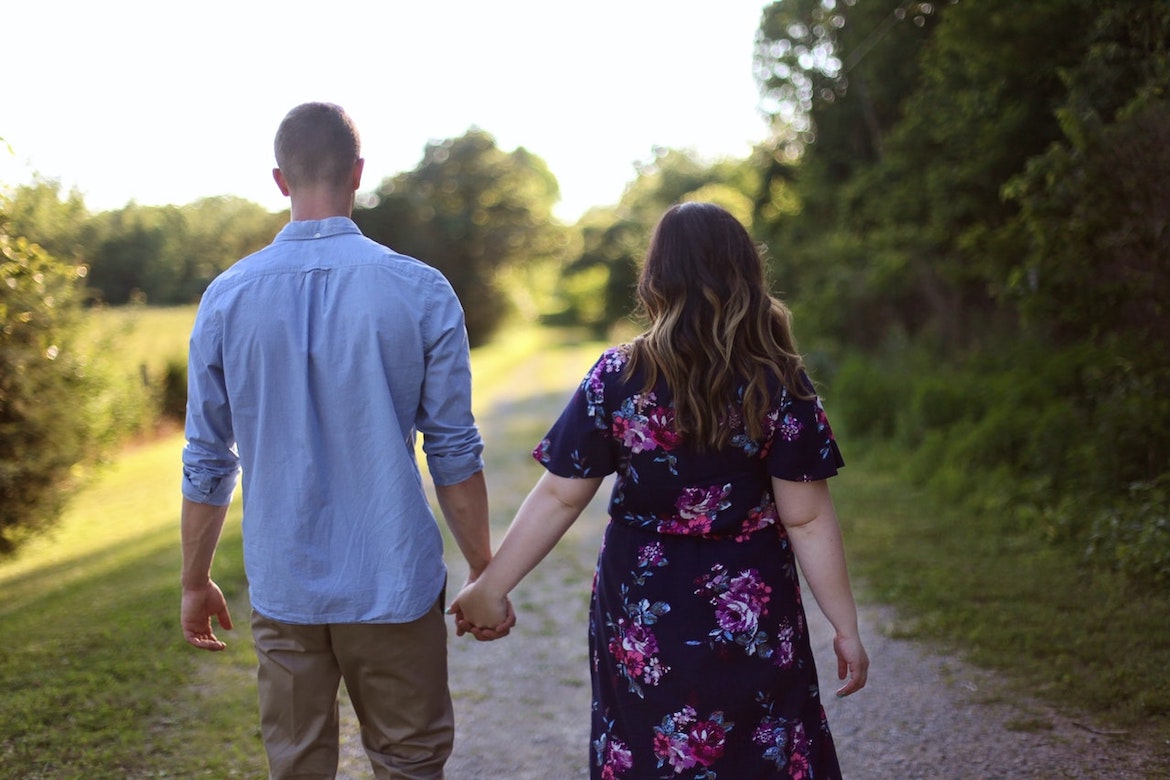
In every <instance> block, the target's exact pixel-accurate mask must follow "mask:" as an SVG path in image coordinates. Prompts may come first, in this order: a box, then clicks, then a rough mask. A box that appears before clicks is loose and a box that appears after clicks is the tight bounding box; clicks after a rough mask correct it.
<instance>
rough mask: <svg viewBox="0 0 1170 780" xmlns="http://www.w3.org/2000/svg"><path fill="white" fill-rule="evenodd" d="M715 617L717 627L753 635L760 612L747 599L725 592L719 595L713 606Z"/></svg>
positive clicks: (757, 625) (735, 632)
mask: <svg viewBox="0 0 1170 780" xmlns="http://www.w3.org/2000/svg"><path fill="white" fill-rule="evenodd" d="M715 619H716V620H717V621H718V622H719V627H720V628H722V629H723V630H724V631H730V632H731V633H733V634H741V633H746V634H747V635H748V636H754V635H755V633H756V629H758V628H759V626H760V613H759V612H758V611H757V610H755V609H753V608H752V605H751V604H750V603H748V602H747V601H744V600H742V599H738V598H736V597H735V594H732V593H727V594H724V595H722V596H720V597H719V600H718V603H717V606H716V607H715Z"/></svg>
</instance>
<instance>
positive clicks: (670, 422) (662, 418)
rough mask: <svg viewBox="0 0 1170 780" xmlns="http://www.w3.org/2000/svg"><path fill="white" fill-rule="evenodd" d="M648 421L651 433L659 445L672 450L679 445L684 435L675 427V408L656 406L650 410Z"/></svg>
mask: <svg viewBox="0 0 1170 780" xmlns="http://www.w3.org/2000/svg"><path fill="white" fill-rule="evenodd" d="M647 421H648V422H649V425H650V435H651V437H653V439H654V441H655V442H657V443H658V446H659V447H661V448H662V449H664V450H672V449H674V448H675V447H677V446H678V445H679V442H680V441H682V437H681V436H679V435H678V432H677V431H675V428H674V410H673V409H671V408H670V407H669V406H666V407H663V406H658V407H655V408H654V410H653V411H652V412H650V415H649V417H648V418H647Z"/></svg>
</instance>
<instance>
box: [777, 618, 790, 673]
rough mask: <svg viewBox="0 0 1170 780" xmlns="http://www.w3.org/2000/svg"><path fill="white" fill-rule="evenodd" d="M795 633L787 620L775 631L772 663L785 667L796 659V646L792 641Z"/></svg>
mask: <svg viewBox="0 0 1170 780" xmlns="http://www.w3.org/2000/svg"><path fill="white" fill-rule="evenodd" d="M795 635H796V632H795V631H794V630H793V629H792V624H791V623H789V622H788V621H787V620H785V621H784V622H783V623H781V624H780V628H779V629H778V630H777V631H776V650H775V652H774V653H773V654H772V663H774V664H776V666H779V667H780V668H781V669H787V668H788V667H790V666H792V664H793V663H795V661H796V647H795V646H794V645H793V642H792V640H793V637H794V636H795Z"/></svg>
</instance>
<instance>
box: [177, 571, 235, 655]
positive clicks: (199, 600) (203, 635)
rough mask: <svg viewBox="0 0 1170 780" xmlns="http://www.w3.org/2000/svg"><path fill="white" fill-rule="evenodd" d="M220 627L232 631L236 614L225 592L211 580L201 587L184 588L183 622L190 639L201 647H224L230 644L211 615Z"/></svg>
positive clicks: (193, 643) (214, 648) (186, 634)
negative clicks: (230, 610) (231, 611)
mask: <svg viewBox="0 0 1170 780" xmlns="http://www.w3.org/2000/svg"><path fill="white" fill-rule="evenodd" d="M212 615H214V616H215V619H216V620H217V621H218V622H219V625H220V628H223V629H225V630H228V631H230V630H231V628H232V616H231V615H230V614H228V608H227V601H226V600H225V599H224V597H223V592H222V591H221V590H220V589H219V586H218V585H216V584H215V583H214V582H212V581H211V580H208V581H207V584H206V585H204V586H203V587H200V588H190V589H188V588H183V606H182V617H181V622H182V626H183V636H184V637H185V638H186V639H187V643H188V644H190V645H193V646H194V647H198V648H199V649H201V650H212V651H216V650H223V649H224V648H225V647H227V645H226V644H224V643H223V642H221V641H220V640H219V638H218V637H217V636H216V635H215V633H214V632H213V631H212V630H211V616H212Z"/></svg>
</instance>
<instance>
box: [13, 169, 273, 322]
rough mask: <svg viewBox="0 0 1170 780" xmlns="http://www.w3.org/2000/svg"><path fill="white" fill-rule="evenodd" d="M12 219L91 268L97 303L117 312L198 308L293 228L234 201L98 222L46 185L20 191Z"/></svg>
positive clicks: (73, 195) (103, 217) (50, 248)
mask: <svg viewBox="0 0 1170 780" xmlns="http://www.w3.org/2000/svg"><path fill="white" fill-rule="evenodd" d="M8 213H9V225H10V229H11V231H12V232H13V234H14V235H23V236H25V237H27V238H28V239H29V240H30V241H33V242H35V243H36V244H38V245H39V246H41V247H42V248H43V249H45V251H47V252H48V253H49V254H50V255H52V256H54V257H60V258H64V259H66V260H69V261H71V262H75V263H78V264H86V265H88V266H89V275H88V277H87V279H86V281H87V283H88V285H89V288H90V295H91V297H92V298H93V299H96V300H97V301H100V302H102V303H106V304H112V305H120V304H125V303H130V302H137V303H146V302H148V301H149V302H150V303H153V304H161V305H170V304H182V303H192V302H195V301H197V300H198V299H199V296H200V295H201V294H202V293H203V290H204V288H206V287H207V284H208V282H210V281H211V279H212V278H214V277H215V275H216V274H218V273H219V272H220V271H222V270H224V269H225V268H227V267H228V266H229V265H231V264H232V263H234V262H235V261H236V260H238V259H240V258H241V257H243V256H245V255H247V254H249V253H251V252H254V251H255V250H257V249H259V248H261V247H262V246H264V245H265V244H267V243H268V242H269V241H271V240H272V237H273V236H274V235H275V234H276V232H277V231H278V230H279V229H280V227H281V226H282V225H283V223H284V222H285V220H286V217H285V215H283V214H271V213H269V212H268V211H267V210H265V209H264V208H262V207H261V206H258V205H257V204H255V203H251V202H249V201H246V200H243V199H242V198H236V197H226V196H225V197H211V198H203V199H201V200H197V201H195V202H194V203H189V204H187V205H185V206H143V205H139V204H136V203H129V204H127V205H126V206H124V207H123V208H120V209H116V210H113V211H107V212H102V213H98V214H91V213H90V212H89V210H88V209H87V208H86V206H85V202H84V200H83V199H82V197H81V195H80V194H79V193H78V192H76V191H71V192H69V193H68V194H63V193H62V192H61V187H60V184H59V183H58V182H56V181H53V180H42V179H36V180H34V181H33V182H32V183H31V184H26V185H22V186H19V187H16V188H14V189H13V190H12V192H11V196H10V202H9V207H8Z"/></svg>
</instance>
